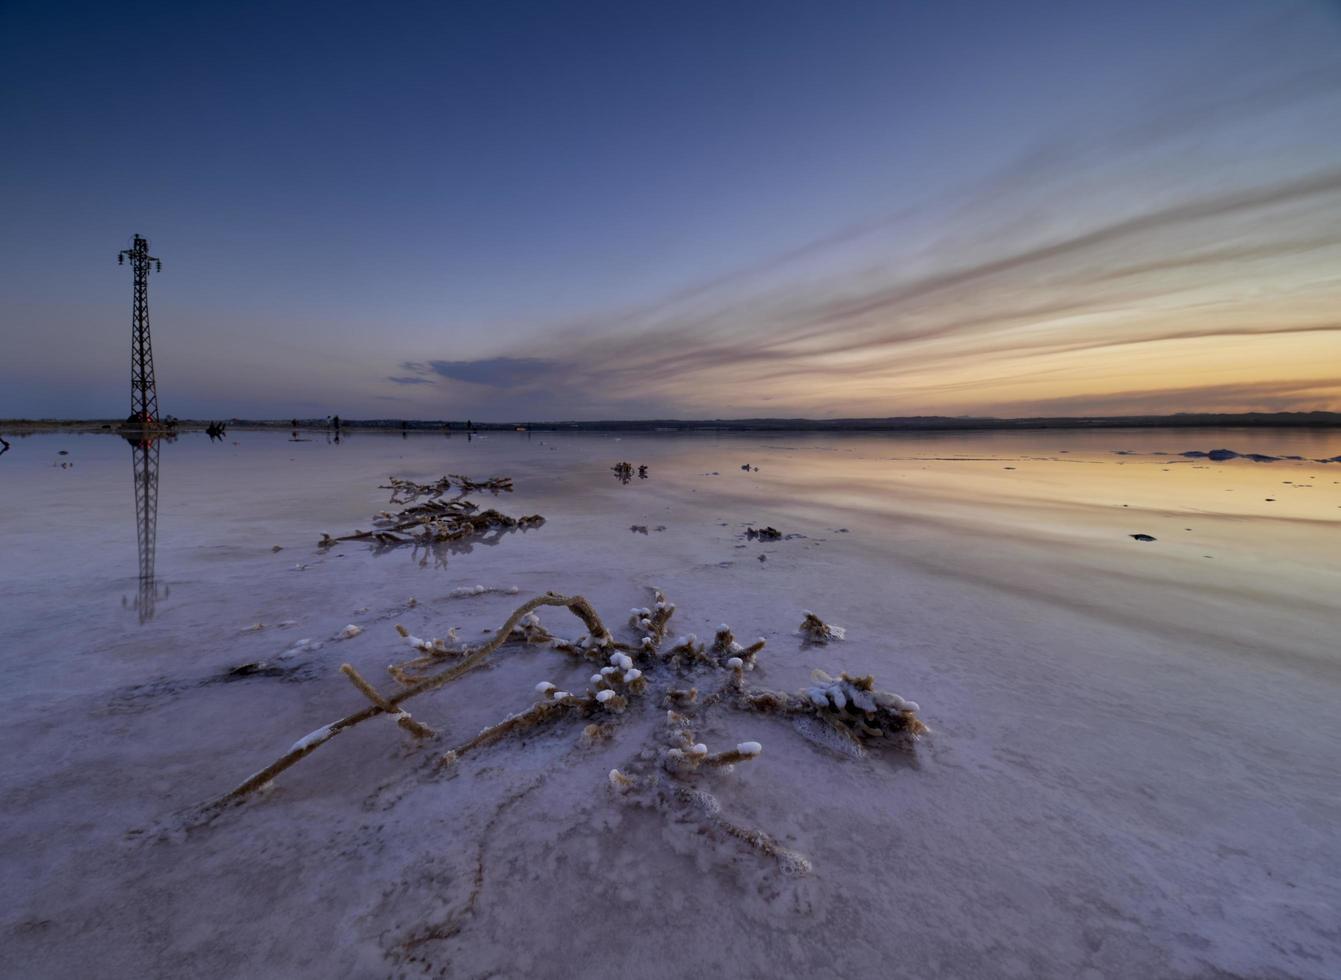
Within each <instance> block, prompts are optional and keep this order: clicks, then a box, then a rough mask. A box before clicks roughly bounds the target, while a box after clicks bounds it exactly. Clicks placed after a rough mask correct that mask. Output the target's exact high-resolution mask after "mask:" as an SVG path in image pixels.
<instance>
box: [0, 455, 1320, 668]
mask: <svg viewBox="0 0 1341 980" xmlns="http://www.w3.org/2000/svg"><path fill="white" fill-rule="evenodd" d="M11 442H12V443H13V446H14V448H13V449H12V450H10V452H8V453H7V454H5V455H4V456H3V457H0V494H3V500H4V508H3V511H0V535H3V540H4V541H5V542H6V547H5V551H4V554H3V557H0V573H2V578H0V582H2V584H0V601H3V602H4V604H5V607H6V608H7V609H8V610H9V614H8V615H7V616H6V624H5V627H4V630H5V632H6V633H7V634H8V639H9V640H10V641H29V642H31V641H34V640H36V639H37V638H38V637H39V636H40V637H43V638H46V639H47V640H49V639H50V638H51V637H52V635H53V634H55V636H57V637H58V638H59V642H60V643H62V644H63V645H65V644H72V645H75V646H95V645H97V643H106V642H108V640H109V639H110V638H111V637H114V636H116V635H120V634H129V633H133V632H134V631H135V629H136V627H137V626H139V625H140V624H142V623H146V622H149V621H152V620H154V619H157V618H164V617H166V618H167V619H168V620H169V621H170V622H175V623H177V624H179V625H181V626H185V627H191V628H199V627H206V626H208V625H209V624H211V623H213V622H215V621H216V620H217V617H219V616H220V615H223V614H225V613H227V614H233V611H234V609H236V616H237V617H240V618H243V619H245V618H247V616H248V615H249V614H250V605H249V600H250V599H252V598H254V596H255V594H256V590H260V591H262V592H265V591H274V590H282V589H284V588H286V587H287V585H286V583H289V582H292V580H293V578H294V576H292V575H291V574H290V573H291V572H292V571H293V570H294V569H295V568H297V567H298V566H301V565H302V564H303V563H304V562H315V561H321V560H323V559H322V556H321V555H320V554H319V553H318V552H317V550H316V549H315V548H314V547H313V545H314V544H315V541H316V540H317V538H318V537H319V536H320V534H321V533H323V532H327V531H329V532H332V533H341V532H343V531H348V530H352V529H353V528H354V527H356V526H361V525H366V524H367V521H368V517H369V515H370V514H372V513H373V512H375V511H378V510H381V509H383V508H384V507H385V506H386V491H385V490H380V489H378V484H380V483H383V482H385V481H384V479H383V478H384V477H385V476H387V475H389V474H395V475H400V476H409V477H415V478H421V479H425V480H427V479H431V478H436V477H437V476H440V475H442V474H443V473H447V472H452V473H456V472H461V473H465V474H468V475H475V476H480V475H486V474H493V473H505V474H507V475H510V476H513V477H514V479H515V481H516V485H517V492H516V493H515V494H513V495H510V496H508V497H506V498H504V501H503V502H504V504H505V509H508V510H510V511H512V512H516V513H522V512H526V513H530V512H536V511H538V512H540V513H543V514H545V515H546V516H547V517H549V518H550V519H551V521H550V524H549V526H548V527H547V528H545V529H542V530H541V531H537V532H533V534H534V535H535V537H537V538H543V539H548V540H551V541H553V540H557V539H558V538H567V537H568V536H569V534H570V533H571V532H572V531H573V530H575V529H579V528H580V534H581V535H582V536H583V540H582V547H584V548H586V549H587V550H588V551H589V553H590V555H591V556H592V557H593V558H597V559H602V560H604V558H606V557H607V556H609V555H610V554H613V553H616V552H617V550H618V549H619V548H621V547H623V546H624V545H625V544H626V542H625V539H624V535H627V534H628V533H629V532H628V528H629V527H630V526H633V525H643V524H647V523H648V522H649V521H651V522H652V525H651V526H653V527H655V526H656V525H657V524H662V525H666V530H665V532H660V533H663V534H664V535H666V537H662V538H659V539H658V540H659V541H661V542H662V543H663V544H664V543H665V542H667V541H671V540H675V541H679V542H682V543H683V544H684V545H685V546H686V547H695V546H701V547H702V548H704V549H706V550H707V551H709V552H713V551H722V552H723V553H724V554H725V552H726V551H730V550H733V549H725V550H723V549H721V548H715V546H714V545H713V543H712V540H711V537H712V535H713V534H717V535H719V536H721V534H722V531H723V525H726V526H729V531H730V533H729V534H728V535H726V537H730V536H731V535H734V534H735V533H736V532H737V531H738V530H739V528H737V527H736V525H738V524H739V525H741V526H744V524H748V523H771V524H773V525H775V526H777V527H779V528H780V529H782V530H783V531H785V532H787V533H794V534H801V535H806V536H807V537H808V538H809V539H810V540H811V541H812V542H813V541H819V540H823V541H826V542H830V543H835V544H842V545H843V546H845V547H852V548H864V549H868V550H871V549H873V550H875V551H877V552H880V553H882V554H883V555H884V557H885V558H886V560H888V561H891V562H894V563H904V564H908V565H911V566H916V567H918V568H920V569H922V570H926V571H931V572H938V573H944V574H946V575H951V576H969V577H972V578H974V579H975V580H977V581H985V582H988V583H991V584H994V585H996V586H998V587H1000V588H1003V589H1008V590H1021V591H1027V592H1029V593H1030V594H1031V595H1037V596H1043V597H1048V598H1052V599H1055V600H1057V601H1071V600H1073V599H1075V598H1076V596H1077V595H1078V593H1079V592H1084V591H1086V589H1087V588H1088V587H1089V586H1091V585H1093V578H1094V576H1103V577H1104V578H1105V580H1106V582H1107V587H1108V589H1109V590H1110V596H1111V599H1112V606H1111V608H1109V609H1107V610H1104V609H1096V613H1097V614H1100V615H1133V614H1137V613H1138V612H1139V609H1138V608H1134V606H1139V605H1140V602H1141V595H1142V593H1143V591H1144V590H1147V589H1151V588H1154V589H1157V590H1161V592H1162V593H1163V594H1164V596H1165V597H1167V595H1168V593H1167V591H1165V590H1173V592H1175V593H1177V594H1178V596H1179V597H1180V598H1181V599H1182V600H1183V602H1184V603H1185V619H1186V622H1184V623H1183V624H1182V625H1183V626H1187V625H1189V624H1191V623H1193V622H1195V621H1197V620H1203V623H1202V625H1203V627H1205V628H1208V629H1213V628H1214V624H1213V623H1212V622H1209V620H1210V619H1211V618H1213V617H1215V616H1216V615H1218V614H1219V613H1220V612H1222V611H1223V606H1224V604H1225V602H1227V601H1228V602H1231V603H1240V602H1243V603H1248V604H1249V606H1251V607H1253V608H1256V609H1257V612H1258V613H1259V615H1260V616H1261V617H1264V618H1265V620H1268V621H1269V622H1265V623H1259V624H1258V625H1259V626H1264V627H1268V628H1264V629H1261V630H1260V635H1257V638H1258V639H1259V640H1260V641H1261V642H1264V643H1267V644H1268V646H1269V647H1270V648H1276V647H1279V648H1282V649H1290V650H1293V651H1295V652H1304V653H1308V654H1309V655H1316V656H1326V655H1328V653H1327V651H1328V650H1329V649H1330V647H1329V644H1330V637H1325V636H1322V635H1319V634H1318V631H1317V625H1318V621H1319V620H1318V617H1321V618H1322V619H1323V620H1326V619H1327V617H1328V615H1329V614H1330V613H1332V612H1333V611H1334V604H1335V596H1336V595H1338V594H1341V539H1338V530H1341V464H1338V463H1319V462H1314V460H1321V459H1327V458H1331V457H1336V456H1338V455H1341V434H1338V433H1335V432H1330V431H1297V430H1281V431H1265V430H1237V431H1235V430H1176V431H1175V430H1123V431H1105V432H1064V431H1055V432H1046V431H1044V432H1039V431H1033V432H1004V433H955V434H916V435H910V434H897V435H786V434H784V435H770V436H758V435H733V434H723V435H693V436H680V435H673V434H651V435H632V436H630V435H624V436H615V435H607V434H583V435H567V434H554V433H534V434H522V433H517V434H513V433H499V434H490V435H486V436H483V437H477V438H475V439H473V440H470V441H467V440H466V439H465V438H464V437H462V436H461V435H459V434H458V435H455V436H452V437H450V438H445V437H443V436H441V435H428V434H411V435H409V436H408V438H403V437H401V436H400V435H394V434H381V433H376V434H374V433H354V434H352V435H351V434H346V435H345V437H344V438H343V439H342V440H340V441H339V442H336V441H334V440H333V439H332V438H331V437H330V435H329V434H328V433H324V432H305V433H302V434H300V435H299V436H298V437H297V438H296V439H295V438H294V437H292V436H290V434H288V433H273V432H264V433H261V432H236V433H231V434H230V435H229V437H228V438H227V439H225V440H224V441H222V442H218V443H212V442H210V441H209V440H208V439H206V437H205V436H204V435H203V434H197V433H192V434H188V435H184V436H182V437H181V438H179V439H176V440H173V441H167V442H165V441H159V442H156V443H154V444H152V445H151V446H145V445H139V446H136V445H132V444H129V443H128V442H126V441H125V440H123V439H121V438H118V437H114V436H107V435H47V434H42V435H35V436H30V437H26V438H18V437H14V438H11ZM1221 448H1229V449H1232V450H1236V451H1238V452H1240V453H1245V454H1246V453H1261V454H1268V455H1271V456H1275V457H1290V456H1297V457H1302V459H1285V458H1282V459H1279V460H1277V461H1275V462H1252V461H1250V460H1247V459H1233V460H1229V461H1220V462H1217V461H1212V460H1210V459H1207V458H1205V457H1189V456H1185V455H1182V454H1184V453H1187V452H1203V453H1204V452H1208V451H1210V450H1215V449H1221ZM620 460H628V461H630V462H632V463H634V464H635V466H636V465H647V466H648V467H649V476H648V478H647V479H639V478H637V477H636V476H634V477H633V478H632V479H631V480H630V481H629V483H628V484H627V485H626V484H622V483H621V482H620V481H619V480H618V479H617V478H616V477H615V475H614V474H613V473H612V472H611V470H610V466H611V465H612V464H613V463H614V462H618V461H620ZM743 465H748V466H750V467H751V468H750V470H748V471H746V470H743V469H742V466H743ZM635 473H636V470H635ZM672 516H673V517H674V518H675V519H674V520H672V519H671V517H672ZM840 527H845V528H846V529H847V530H846V532H840V531H838V528H840ZM652 533H658V532H652ZM841 533H845V534H847V535H849V536H850V537H849V538H847V539H846V540H842V539H839V538H837V537H836V536H835V535H837V534H841ZM1132 534H1149V535H1152V536H1154V537H1155V538H1156V539H1157V540H1156V541H1154V542H1137V541H1135V540H1133V539H1132V538H1131V537H1130V535H1132ZM505 538H506V536H503V537H496V538H494V539H493V540H492V543H494V544H503V543H504V541H505ZM478 545H479V542H476V543H475V545H474V546H478ZM505 546H509V545H505ZM733 546H734V543H733ZM276 547H278V548H280V549H283V550H279V551H277V550H273V549H275V548H276ZM470 547H472V545H471V544H467V545H465V547H464V548H463V549H458V550H457V553H458V554H459V553H460V551H464V550H468V549H469V548H470ZM350 550H366V546H353V545H351V546H350ZM726 557H728V558H734V557H737V556H734V555H729V554H727V555H726ZM416 558H417V560H416V561H413V562H412V561H410V560H409V558H408V553H407V555H406V556H402V557H400V558H394V559H392V558H389V559H388V560H389V561H395V562H396V563H397V566H396V568H395V575H396V576H397V577H400V576H403V575H405V574H410V573H422V574H429V575H431V574H435V573H436V574H438V575H440V576H447V577H451V576H452V575H453V574H454V573H456V572H458V571H459V572H460V573H461V574H462V575H464V576H465V577H466V578H470V579H472V580H473V579H474V578H476V577H478V576H479V575H480V574H482V573H483V569H482V568H481V567H479V563H478V562H474V563H473V564H472V565H471V567H468V568H467V567H465V565H464V563H463V561H461V560H460V559H457V560H455V561H454V560H453V555H452V553H451V552H445V551H444V552H440V553H436V554H433V555H431V556H425V555H417V556H416ZM402 566H403V567H402ZM382 567H383V566H381V565H380V564H379V565H376V566H373V569H374V574H380V573H381V571H382ZM240 581H245V583H246V586H245V587H240V586H239V582H240ZM253 604H254V603H253ZM1239 611H1240V613H1241V612H1242V609H1241V607H1240V609H1239ZM1151 614H1152V615H1157V617H1158V618H1160V619H1161V620H1165V619H1168V615H1169V614H1168V613H1167V611H1164V612H1160V611H1158V610H1152V611H1151ZM1239 618H1242V619H1249V618H1251V617H1236V619H1239ZM1170 625H1173V624H1170ZM1241 627H1242V624H1237V625H1236V626H1235V629H1236V630H1239V631H1240V632H1241ZM1243 628H1247V629H1248V630H1249V632H1250V634H1251V633H1252V632H1253V630H1254V627H1251V626H1247V627H1243ZM87 630H96V631H97V634H98V636H99V638H100V639H99V640H98V641H96V642H95V641H93V640H92V639H91V638H86V637H83V636H82V634H83V633H84V631H87ZM1254 635H1256V634H1254ZM1240 638H1241V637H1240ZM6 648H7V649H9V650H13V649H14V646H13V645H12V643H11V644H6Z"/></svg>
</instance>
